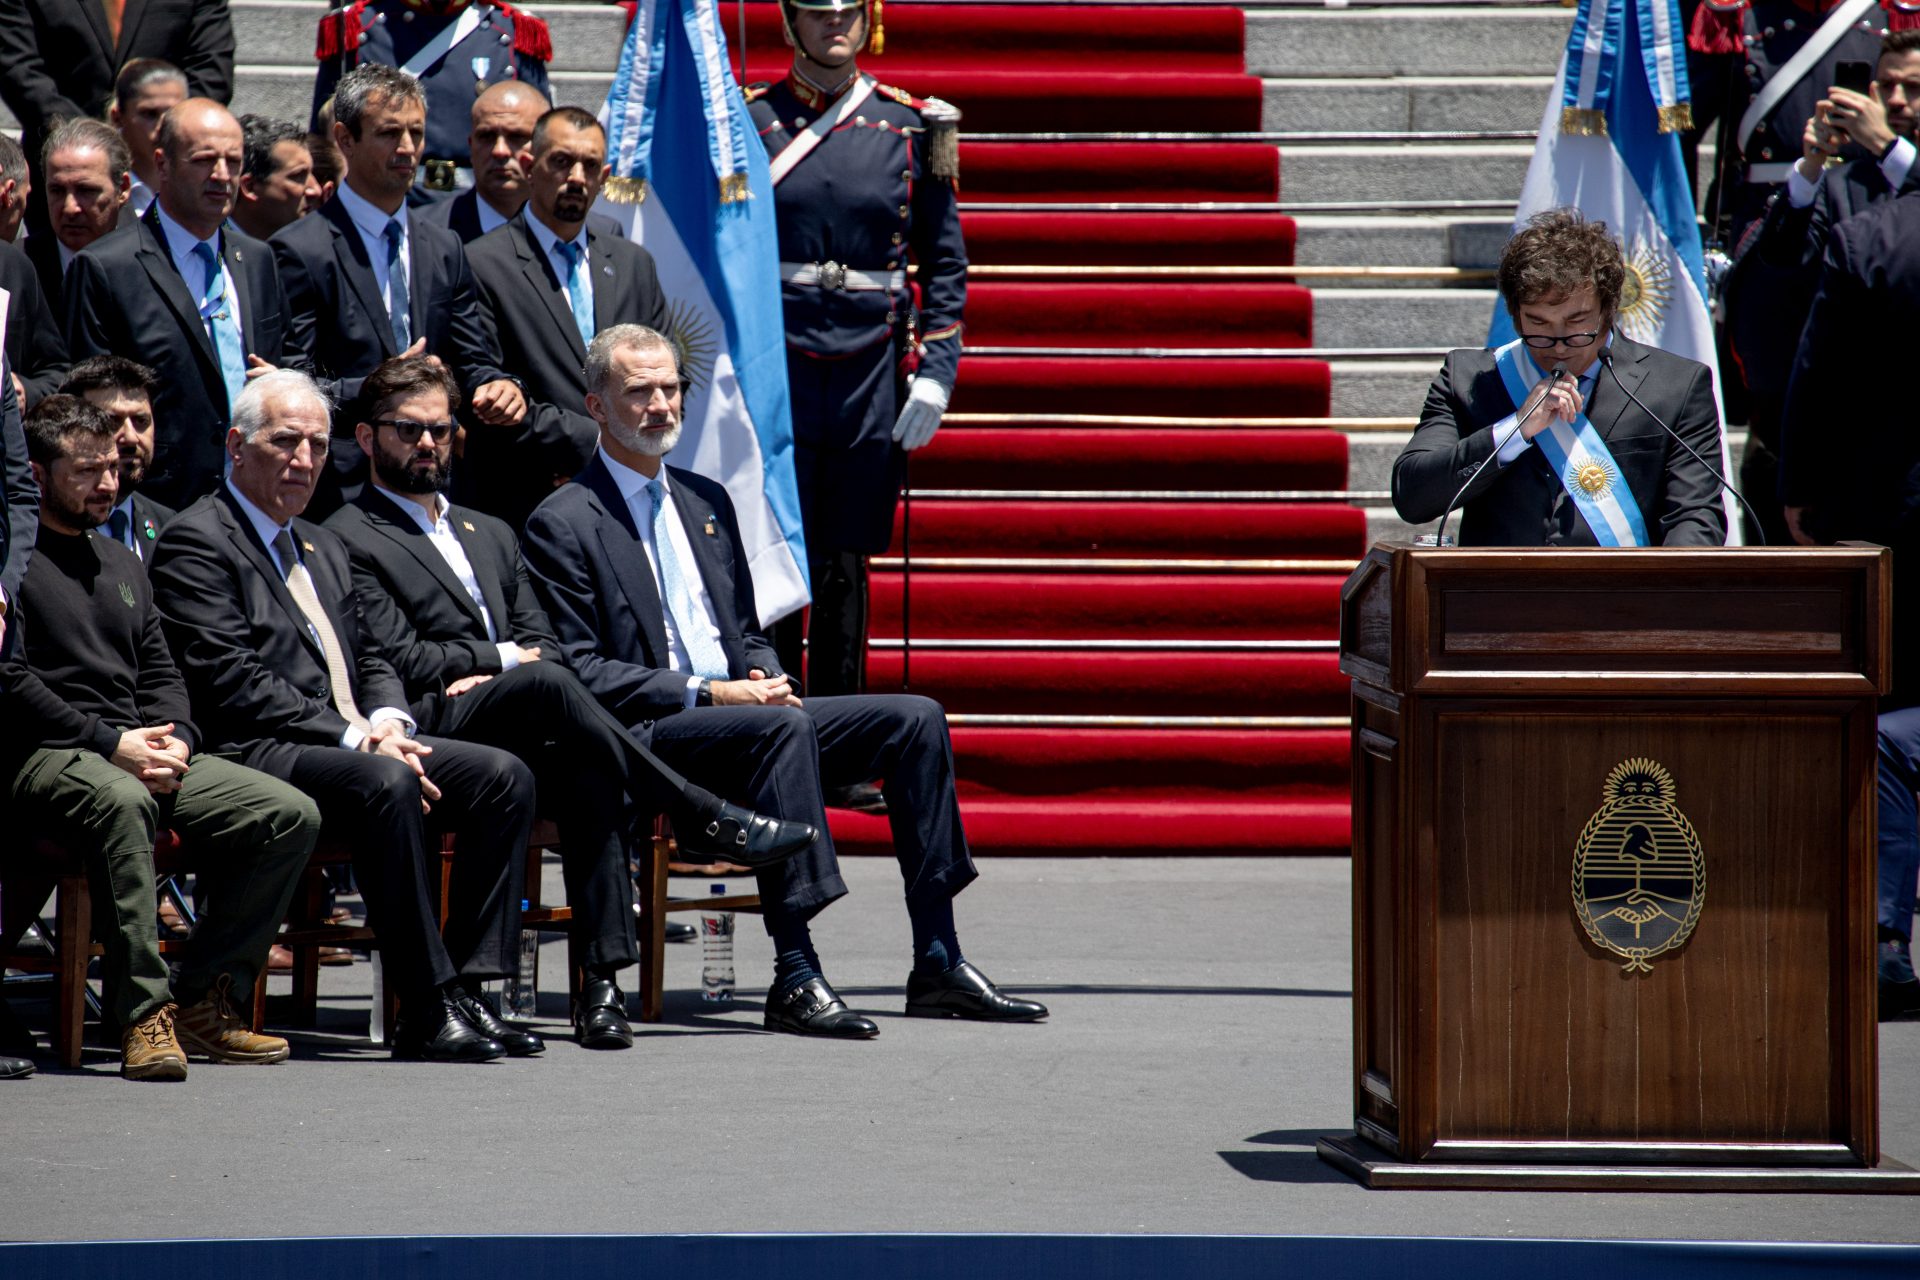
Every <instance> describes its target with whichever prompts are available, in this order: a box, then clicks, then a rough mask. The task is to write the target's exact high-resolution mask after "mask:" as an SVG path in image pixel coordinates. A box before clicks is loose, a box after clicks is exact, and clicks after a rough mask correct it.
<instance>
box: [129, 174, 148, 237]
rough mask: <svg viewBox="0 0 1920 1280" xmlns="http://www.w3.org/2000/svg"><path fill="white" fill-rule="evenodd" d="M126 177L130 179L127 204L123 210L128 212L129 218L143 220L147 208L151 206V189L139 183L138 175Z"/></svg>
mask: <svg viewBox="0 0 1920 1280" xmlns="http://www.w3.org/2000/svg"><path fill="white" fill-rule="evenodd" d="M128 177H129V178H130V179H131V183H130V185H129V189H128V191H127V203H126V205H125V206H124V208H125V209H126V210H127V211H128V214H129V216H131V217H133V218H144V217H146V216H147V209H148V207H149V206H150V205H152V204H153V188H152V187H150V186H148V185H147V184H146V183H144V182H142V181H140V175H139V174H129V175H128ZM123 225H124V224H123Z"/></svg>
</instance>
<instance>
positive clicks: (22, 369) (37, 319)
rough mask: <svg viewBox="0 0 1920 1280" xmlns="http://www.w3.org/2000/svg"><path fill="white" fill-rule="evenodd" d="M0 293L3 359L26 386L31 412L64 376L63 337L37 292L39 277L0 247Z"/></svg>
mask: <svg viewBox="0 0 1920 1280" xmlns="http://www.w3.org/2000/svg"><path fill="white" fill-rule="evenodd" d="M30 239H31V237H30ZM55 269H56V270H58V267H57V266H56V268H55ZM0 289H5V290H6V291H7V359H8V360H9V361H11V362H12V364H13V371H14V372H15V373H17V374H19V375H20V381H22V382H24V383H26V385H27V407H29V408H31V407H32V406H34V405H36V404H38V403H39V402H40V401H41V400H43V399H45V398H46V397H47V396H50V395H52V394H53V393H54V392H56V391H58V390H59V389H60V383H61V380H62V379H64V378H65V377H66V376H67V339H66V335H65V334H63V333H62V332H61V331H60V317H59V314H58V313H57V312H56V311H55V310H54V308H53V307H52V306H51V305H50V304H49V303H48V301H47V295H46V294H45V293H44V292H43V291H42V290H41V288H40V273H39V272H38V271H37V270H35V269H34V265H33V263H32V262H31V261H29V260H28V258H27V255H26V254H25V253H23V252H22V251H21V250H19V249H16V248H14V247H13V246H12V245H10V244H0Z"/></svg>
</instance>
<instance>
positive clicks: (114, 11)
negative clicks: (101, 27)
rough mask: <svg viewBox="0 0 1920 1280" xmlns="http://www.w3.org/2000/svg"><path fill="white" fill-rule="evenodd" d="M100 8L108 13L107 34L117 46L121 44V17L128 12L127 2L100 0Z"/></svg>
mask: <svg viewBox="0 0 1920 1280" xmlns="http://www.w3.org/2000/svg"><path fill="white" fill-rule="evenodd" d="M100 7H101V8H103V9H105V10H106V11H107V34H108V35H110V36H111V37H112V38H113V43H114V44H115V45H116V46H117V45H118V44H119V43H120V15H121V14H122V13H123V12H124V11H125V10H126V7H127V0H100Z"/></svg>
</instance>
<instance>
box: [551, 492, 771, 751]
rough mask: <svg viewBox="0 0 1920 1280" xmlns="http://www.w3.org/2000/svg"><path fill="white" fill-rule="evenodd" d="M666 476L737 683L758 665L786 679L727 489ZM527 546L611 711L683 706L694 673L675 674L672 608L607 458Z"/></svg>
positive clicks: (554, 613)
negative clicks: (765, 628)
mask: <svg viewBox="0 0 1920 1280" xmlns="http://www.w3.org/2000/svg"><path fill="white" fill-rule="evenodd" d="M667 473H668V476H669V482H670V483H671V485H672V486H673V488H672V494H673V504H674V509H675V510H677V511H678V512H679V513H680V519H681V522H682V523H683V524H684V525H685V526H686V530H687V541H688V542H689V543H690V544H692V546H693V555H694V559H695V560H696V561H698V562H699V566H700V578H701V581H702V582H704V583H705V584H706V588H707V596H708V598H709V599H710V600H711V601H712V602H713V609H714V615H715V617H714V621H715V622H716V623H717V624H718V625H719V628H720V643H721V646H722V648H723V649H724V650H725V651H726V655H727V669H728V674H729V676H730V677H731V678H733V679H744V678H746V675H747V673H748V671H750V670H753V669H756V668H757V669H759V670H761V671H765V672H766V673H767V674H769V675H773V674H776V673H778V672H779V671H780V669H781V668H780V659H779V658H778V657H777V656H775V654H774V651H773V642H772V641H771V640H769V639H768V638H767V636H766V635H765V633H763V632H761V631H760V630H758V629H757V626H756V624H755V619H756V617H757V616H758V615H757V612H756V610H755V608H754V603H753V579H752V577H751V575H750V574H749V572H748V569H747V558H746V552H745V551H744V550H743V549H742V548H743V546H744V543H743V542H742V540H741V537H740V523H739V521H738V520H737V519H735V517H734V514H733V503H732V501H731V500H730V499H729V498H728V497H727V491H726V488H725V486H723V485H720V484H718V483H716V482H715V481H712V480H709V479H707V478H705V477H704V476H698V475H695V474H694V473H693V472H691V471H682V470H681V469H680V468H678V467H668V468H667ZM525 546H526V553H527V567H528V568H529V569H530V570H532V572H533V582H534V586H535V588H536V589H537V590H538V591H539V593H540V598H541V600H542V601H544V602H545V604H546V606H547V616H548V617H549V618H550V619H552V621H553V629H554V632H555V633H556V634H557V635H558V636H559V637H560V652H561V654H562V655H563V656H564V657H565V658H566V661H567V665H568V666H570V667H572V668H573V669H574V671H575V672H576V673H577V674H578V675H579V677H580V679H581V680H582V681H583V682H584V683H585V684H586V686H587V688H588V689H590V690H592V691H593V695H594V696H595V697H596V698H598V699H599V700H600V703H601V705H602V706H604V707H606V708H607V710H609V711H611V712H613V713H614V715H616V716H618V717H619V718H620V719H621V720H622V721H624V722H626V723H628V724H637V723H641V722H644V721H651V720H658V719H660V718H661V717H662V716H667V715H671V714H672V713H673V712H675V711H677V710H679V709H680V708H681V707H682V706H683V705H684V703H685V701H686V689H687V673H686V672H683V671H673V670H671V669H669V666H668V651H667V633H666V627H665V624H664V612H665V611H664V610H663V609H662V608H661V605H660V593H659V592H658V591H656V590H655V589H654V585H653V571H652V569H651V568H650V567H649V564H648V560H647V549H646V546H645V544H644V543H642V542H641V541H640V531H639V530H638V529H636V528H635V527H634V523H633V516H632V513H631V512H629V511H628V510H627V504H626V501H625V500H624V499H623V498H621V496H620V487H619V485H618V484H617V483H616V482H615V481H614V478H613V473H612V472H610V471H608V470H607V467H606V464H605V463H604V462H602V461H601V460H600V458H599V457H598V456H597V455H596V456H595V458H594V459H593V461H592V462H590V463H588V464H587V468H586V470H584V471H582V472H581V473H580V475H579V476H578V477H576V478H575V480H574V482H573V483H572V484H568V485H564V486H562V487H561V488H560V489H557V490H555V491H554V493H553V495H552V496H551V497H549V498H548V499H547V500H546V501H545V502H543V503H541V504H540V506H539V508H538V509H537V510H535V511H534V513H533V516H532V518H530V519H529V520H528V521H527V534H526V542H525ZM796 683H797V682H796Z"/></svg>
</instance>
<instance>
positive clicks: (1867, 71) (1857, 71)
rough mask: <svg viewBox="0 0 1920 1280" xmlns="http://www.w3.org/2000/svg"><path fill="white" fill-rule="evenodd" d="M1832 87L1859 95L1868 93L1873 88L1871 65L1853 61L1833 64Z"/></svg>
mask: <svg viewBox="0 0 1920 1280" xmlns="http://www.w3.org/2000/svg"><path fill="white" fill-rule="evenodd" d="M1833 87H1834V88H1836V89H1849V90H1852V91H1853V92H1854V93H1861V94H1864V93H1868V92H1870V91H1871V90H1872V88H1873V64H1872V63H1871V62H1860V61H1855V60H1849V61H1846V62H1836V63H1834V65H1833Z"/></svg>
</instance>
